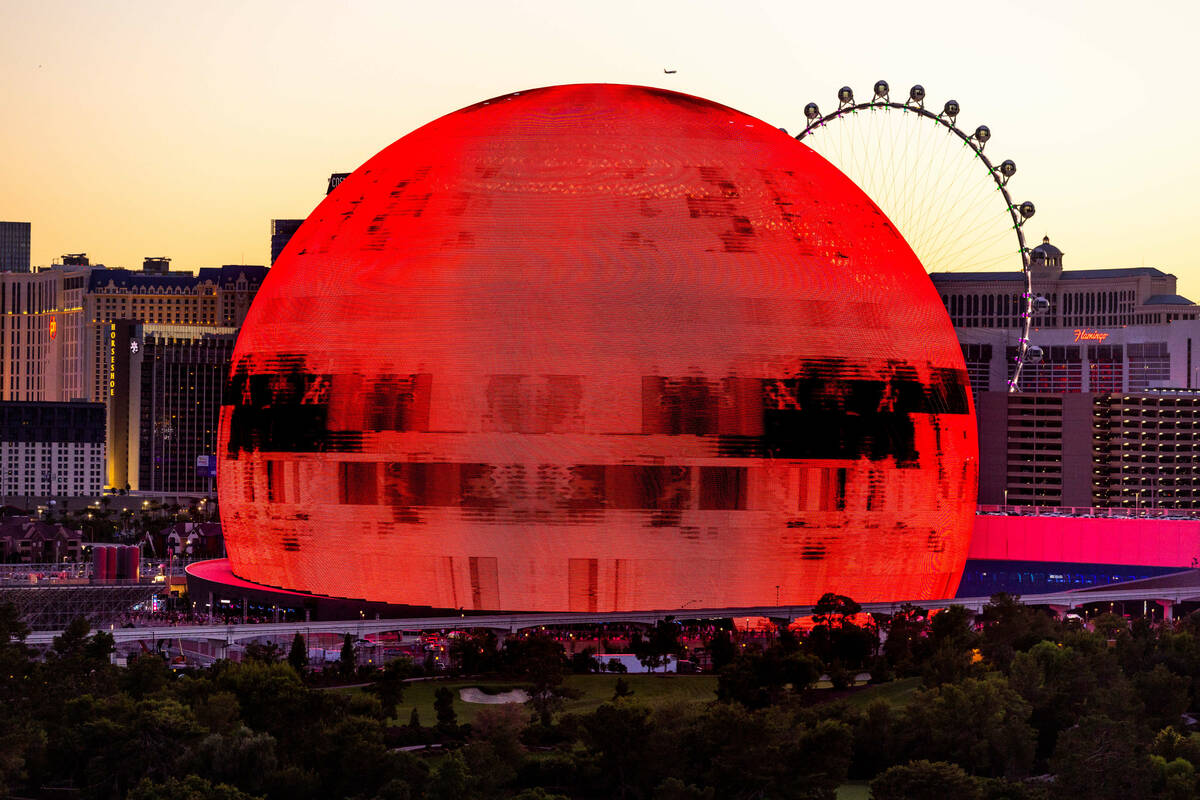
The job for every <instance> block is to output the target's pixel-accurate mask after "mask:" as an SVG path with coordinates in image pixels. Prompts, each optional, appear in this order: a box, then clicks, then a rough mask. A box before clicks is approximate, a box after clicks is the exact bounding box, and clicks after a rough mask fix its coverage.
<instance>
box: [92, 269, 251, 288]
mask: <svg viewBox="0 0 1200 800" xmlns="http://www.w3.org/2000/svg"><path fill="white" fill-rule="evenodd" d="M239 276H245V278H246V280H247V282H248V283H256V282H257V283H262V281H263V279H264V278H266V277H267V267H263V266H258V265H253V264H226V265H225V266H223V267H201V268H200V274H199V275H193V274H191V273H190V272H165V273H155V272H138V271H134V270H128V269H124V268H121V267H112V268H109V267H105V268H100V269H93V270H92V273H91V275H90V276H89V278H88V290H89V291H95V290H96V289H99V288H102V287H105V286H108V285H110V284H111V285H113V286H116V287H117V288H119V289H131V288H135V287H136V288H142V289H145V288H158V287H161V288H164V289H167V288H170V289H186V288H190V287H192V286H198V285H199V284H201V283H213V284H215V285H217V286H222V287H225V286H232V285H233V284H234V283H236V282H237V279H238V277H239Z"/></svg>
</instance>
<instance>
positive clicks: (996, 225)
mask: <svg viewBox="0 0 1200 800" xmlns="http://www.w3.org/2000/svg"><path fill="white" fill-rule="evenodd" d="M873 90H874V95H873V97H872V98H871V99H870V100H869V101H867V102H861V103H860V102H856V101H855V99H854V92H853V90H852V89H851V88H850V87H849V86H843V87H842V88H841V89H839V90H838V93H837V100H838V105H837V109H836V110H835V111H833V112H832V113H829V114H822V113H821V110H820V108H819V107H818V106H817V104H816V103H809V104H808V105H806V106H805V107H804V117H805V119H806V121H807V122H806V127H805V129H804V130H803V131H802V132H801V133H800V134H799V135H797V136H796V139H797V140H800V141H803V142H804V143H805V144H806V145H808V146H809V147H811V148H813V149H814V150H816V151H817V152H818V153H820V154H821V155H822V156H823V157H824V158H826V159H827V160H828V161H830V162H831V163H832V164H833V165H834V166H836V167H837V168H838V169H840V170H841V171H842V172H843V173H845V174H846V176H847V177H849V178H850V179H851V180H853V181H854V182H855V183H856V184H857V185H858V186H859V188H861V189H862V190H863V191H864V192H866V193H867V195H868V196H869V197H870V198H871V199H872V200H873V201H874V202H875V204H876V205H878V206H879V207H880V209H881V210H882V211H883V212H884V213H885V214H886V215H887V216H888V218H889V219H890V220H891V221H892V224H893V225H895V226H896V229H897V230H898V231H899V232H900V233H901V234H902V235H903V236H904V238H905V240H906V241H907V242H908V244H909V246H910V247H911V248H912V249H913V252H914V253H916V255H917V258H918V259H920V261H921V263H922V264H923V265H924V266H925V269H926V271H928V272H930V273H955V272H960V273H961V272H972V273H980V272H997V273H999V272H1004V271H1006V272H1009V273H1011V272H1013V271H1014V270H1016V269H1018V268H1019V269H1020V271H1021V274H1022V291H1021V293H1020V296H1019V297H1018V298H1017V313H1018V314H1019V317H1018V318H1017V322H1016V332H1017V347H1016V356H1015V358H1014V361H1013V364H1012V365H1011V372H1010V376H1009V378H1008V390H1009V391H1010V392H1015V391H1017V387H1018V385H1019V381H1020V378H1021V368H1022V366H1024V365H1025V364H1026V363H1036V362H1038V361H1040V360H1041V359H1042V351H1041V348H1039V347H1037V346H1036V345H1032V344H1031V343H1030V341H1029V332H1030V327H1031V324H1032V320H1033V315H1034V314H1035V313H1040V312H1043V311H1045V310H1046V309H1048V308H1049V302H1048V301H1047V300H1046V299H1045V298H1042V297H1038V296H1036V295H1035V294H1034V287H1033V280H1032V276H1031V273H1030V256H1029V253H1030V250H1029V248H1028V247H1027V246H1026V244H1025V233H1024V230H1023V228H1024V225H1025V223H1026V222H1027V221H1028V220H1029V219H1030V218H1031V217H1032V216H1033V214H1034V211H1035V208H1034V205H1033V203H1031V202H1029V201H1028V200H1025V201H1023V202H1020V203H1015V202H1013V199H1012V196H1011V195H1010V194H1009V186H1008V184H1009V180H1010V179H1011V178H1012V177H1013V175H1015V174H1016V172H1017V165H1016V164H1015V163H1014V162H1013V161H1012V160H1011V159H1005V160H1004V161H1001V162H1000V163H999V164H993V163H992V161H991V159H990V158H989V157H988V156H987V155H986V154H985V153H984V150H985V148H986V147H987V144H988V142H989V141H991V138H992V132H991V129H990V128H988V126H986V125H979V126H978V127H976V128H975V130H974V131H973V132H968V131H966V130H963V129H961V128H959V127H958V116H959V112H960V111H961V108H960V106H959V104H958V101H956V100H948V101H946V103H945V104H944V105H943V106H942V110H941V111H940V112H936V111H933V110H930V109H928V108H926V107H925V89H924V87H922V86H920V85H917V86H913V87H912V88H911V89H909V90H908V98H907V99H906V100H904V101H903V102H899V101H894V100H892V99H891V97H890V89H889V87H888V84H887V81H877V82H876V83H875V86H874V87H873ZM997 277H999V276H997Z"/></svg>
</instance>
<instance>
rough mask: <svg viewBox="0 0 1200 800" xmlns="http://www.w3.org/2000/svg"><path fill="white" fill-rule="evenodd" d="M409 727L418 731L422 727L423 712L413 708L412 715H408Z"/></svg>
mask: <svg viewBox="0 0 1200 800" xmlns="http://www.w3.org/2000/svg"><path fill="white" fill-rule="evenodd" d="M408 727H410V728H412V729H413V730H417V729H419V728H420V727H421V712H420V711H418V710H417V707H416V706H413V710H412V713H411V714H409V715H408Z"/></svg>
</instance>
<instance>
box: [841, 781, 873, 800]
mask: <svg viewBox="0 0 1200 800" xmlns="http://www.w3.org/2000/svg"><path fill="white" fill-rule="evenodd" d="M870 796H871V792H870V790H868V789H867V784H865V783H858V782H855V783H843V784H842V785H841V786H839V787H838V788H837V800H868V798H869V797H870Z"/></svg>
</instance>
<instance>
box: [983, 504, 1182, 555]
mask: <svg viewBox="0 0 1200 800" xmlns="http://www.w3.org/2000/svg"><path fill="white" fill-rule="evenodd" d="M968 557H969V558H981V559H1008V560H1012V561H1061V562H1070V563H1079V564H1138V565H1141V566H1147V567H1190V566H1193V565H1194V564H1195V561H1196V559H1197V558H1200V520H1172V519H1161V520H1160V519H1154V520H1152V519H1102V518H1092V517H1045V516H1043V517H1038V516H1013V517H1008V516H999V515H997V516H979V517H977V518H976V521H975V535H974V537H973V538H972V539H971V549H970V551H969V553H968Z"/></svg>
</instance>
